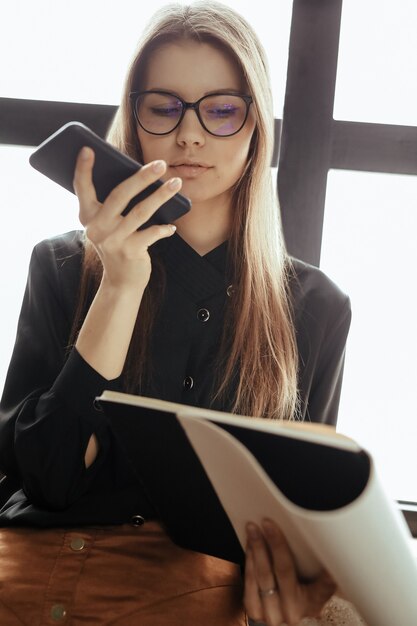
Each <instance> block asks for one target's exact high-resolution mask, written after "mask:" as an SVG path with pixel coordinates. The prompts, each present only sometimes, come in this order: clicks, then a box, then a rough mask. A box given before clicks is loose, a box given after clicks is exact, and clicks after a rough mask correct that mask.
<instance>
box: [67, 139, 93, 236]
mask: <svg viewBox="0 0 417 626" xmlns="http://www.w3.org/2000/svg"><path fill="white" fill-rule="evenodd" d="M94 156H95V155H94V151H93V150H92V149H91V148H88V147H87V146H85V147H84V148H83V149H82V150H80V152H79V154H78V157H77V161H76V164H75V171H74V180H73V186H74V191H75V193H76V194H77V196H78V200H79V203H80V221H81V223H82V224H83V225H85V224H86V223H88V221H89V220H91V219H92V217H94V215H95V212H96V211H97V209H98V206H99V202H98V200H97V195H96V190H95V188H94V184H93V167H94Z"/></svg>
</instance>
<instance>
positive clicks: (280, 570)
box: [262, 520, 300, 623]
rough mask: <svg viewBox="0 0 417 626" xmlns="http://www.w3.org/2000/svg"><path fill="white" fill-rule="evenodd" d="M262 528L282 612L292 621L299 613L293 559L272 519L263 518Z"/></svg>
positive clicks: (296, 579)
mask: <svg viewBox="0 0 417 626" xmlns="http://www.w3.org/2000/svg"><path fill="white" fill-rule="evenodd" d="M262 529H263V531H264V533H265V537H266V540H267V542H268V547H269V549H270V553H271V557H272V566H273V570H274V574H275V580H276V581H277V583H278V587H279V590H280V595H281V604H282V608H283V612H284V614H285V615H286V617H287V619H289V620H290V622H291V623H292V622H293V621H295V620H297V619H298V615H299V607H298V605H299V600H300V599H299V594H298V577H297V573H296V570H295V564H294V559H293V556H292V554H291V551H290V549H289V547H288V544H287V542H286V540H285V537H284V534H283V533H282V531H281V529H280V528H279V526H277V524H275V523H274V522H272V520H264V521H263V523H262Z"/></svg>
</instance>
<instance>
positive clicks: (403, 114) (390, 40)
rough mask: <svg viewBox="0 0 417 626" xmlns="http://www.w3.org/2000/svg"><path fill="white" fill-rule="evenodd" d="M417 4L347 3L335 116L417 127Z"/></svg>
mask: <svg viewBox="0 0 417 626" xmlns="http://www.w3.org/2000/svg"><path fill="white" fill-rule="evenodd" d="M416 26H417V2H416V1H415V0H400V2H393V1H392V0H366V1H365V2H364V0H344V2H343V12H342V28H341V34H340V46H339V58H338V71H337V84H336V98H335V108H334V117H335V119H339V120H354V121H358V122H378V123H384V124H404V125H406V126H408V125H410V126H416V125H417V81H416V76H417V39H416Z"/></svg>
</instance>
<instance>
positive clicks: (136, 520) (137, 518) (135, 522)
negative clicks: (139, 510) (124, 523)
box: [130, 515, 145, 526]
mask: <svg viewBox="0 0 417 626" xmlns="http://www.w3.org/2000/svg"><path fill="white" fill-rule="evenodd" d="M130 523H131V524H132V526H143V524H144V523H145V518H144V517H142V515H132V517H131V520H130Z"/></svg>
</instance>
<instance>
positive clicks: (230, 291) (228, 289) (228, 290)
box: [226, 285, 235, 298]
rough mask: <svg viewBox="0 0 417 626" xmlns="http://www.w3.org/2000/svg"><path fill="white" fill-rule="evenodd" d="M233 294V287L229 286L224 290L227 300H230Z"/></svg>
mask: <svg viewBox="0 0 417 626" xmlns="http://www.w3.org/2000/svg"><path fill="white" fill-rule="evenodd" d="M234 292H235V288H234V287H233V285H229V286H228V288H227V289H226V293H227V295H228V296H229V298H231V296H232V295H233V294H234Z"/></svg>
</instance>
